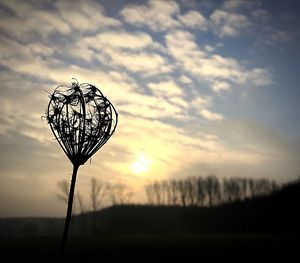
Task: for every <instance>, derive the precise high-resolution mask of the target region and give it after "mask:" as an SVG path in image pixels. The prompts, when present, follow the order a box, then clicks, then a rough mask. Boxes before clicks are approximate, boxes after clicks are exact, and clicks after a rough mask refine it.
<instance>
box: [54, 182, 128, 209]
mask: <svg viewBox="0 0 300 263" xmlns="http://www.w3.org/2000/svg"><path fill="white" fill-rule="evenodd" d="M57 186H58V189H59V193H58V194H57V197H58V199H59V200H61V201H63V202H65V203H67V202H68V196H69V189H70V184H69V182H68V181H67V180H62V181H59V182H58V183H57ZM132 196H133V193H132V191H131V189H130V188H129V187H128V186H126V185H124V184H108V183H104V182H102V181H101V180H97V179H96V178H91V181H90V193H89V205H87V204H86V201H85V200H84V199H83V197H82V195H81V194H80V192H78V191H77V192H76V193H75V198H74V204H73V205H74V209H73V210H74V212H76V211H77V212H78V213H80V214H84V213H86V212H89V211H90V212H96V211H97V210H99V209H101V208H103V207H104V206H107V205H109V204H111V205H125V204H128V203H130V200H131V198H132Z"/></svg>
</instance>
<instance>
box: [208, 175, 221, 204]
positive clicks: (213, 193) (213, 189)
mask: <svg viewBox="0 0 300 263" xmlns="http://www.w3.org/2000/svg"><path fill="white" fill-rule="evenodd" d="M205 182H206V183H205V185H206V189H207V190H206V191H207V198H208V205H209V207H212V206H213V205H215V204H217V203H218V202H219V201H220V199H221V187H220V182H219V179H218V178H217V177H216V176H215V175H209V176H207V177H206V180H205Z"/></svg>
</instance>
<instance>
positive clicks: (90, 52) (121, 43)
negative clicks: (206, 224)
mask: <svg viewBox="0 0 300 263" xmlns="http://www.w3.org/2000/svg"><path fill="white" fill-rule="evenodd" d="M299 7H300V4H299V1H297V0H294V1H291V0H286V1H278V0H276V1H259V0H252V1H250V0H249V1H246V0H225V1H206V0H204V1H193V0H184V1H155V0H149V1H116V0H102V1H80V0H76V1H49V0H44V1H33V0H29V1H16V0H11V1H5V0H0V83H1V84H0V103H1V107H0V157H1V158H0V217H10V216H63V215H64V214H65V211H66V205H65V204H64V203H63V202H61V201H60V200H58V198H57V194H58V193H59V189H58V186H57V184H58V182H59V181H61V180H65V179H66V180H70V175H71V172H72V165H71V163H70V162H69V160H68V159H67V157H66V156H65V155H64V153H63V151H62V150H61V149H60V147H59V145H58V143H57V142H56V141H55V140H54V136H53V135H52V134H51V131H50V128H49V127H48V124H47V122H46V121H45V120H42V119H41V116H43V115H44V114H45V109H46V107H47V104H48V101H49V98H48V94H47V92H49V93H51V92H53V91H54V89H55V88H56V87H57V86H58V85H60V84H70V83H71V80H72V78H76V79H77V80H78V82H79V83H83V82H88V83H91V84H94V85H96V86H97V87H98V88H99V89H100V90H101V91H102V92H103V93H104V95H105V96H107V98H108V99H109V100H110V101H111V102H112V103H113V105H114V106H115V108H116V109H117V111H118V113H119V123H118V127H117V129H116V132H115V134H114V135H113V136H112V137H111V138H110V140H109V141H108V142H107V144H106V145H104V146H103V148H101V149H100V150H99V151H98V152H97V153H96V154H95V155H94V156H93V157H92V159H91V161H89V162H87V163H86V164H85V165H84V166H82V167H80V170H79V175H78V179H77V185H76V191H77V192H79V193H80V194H81V195H82V196H83V198H84V202H85V205H86V207H89V204H90V201H89V194H90V182H91V179H92V178H96V179H97V180H101V181H102V182H104V183H110V184H123V185H126V186H127V187H128V189H130V190H131V191H132V192H133V193H134V195H133V199H132V202H135V203H143V202H145V201H146V198H145V193H144V185H146V184H148V183H149V182H152V181H155V180H158V181H160V180H169V179H181V178H186V177H188V176H195V175H202V176H206V175H208V174H215V175H217V176H218V177H219V178H221V179H222V178H224V177H231V176H239V177H251V178H262V177H263V178H268V179H270V180H276V181H277V182H287V181H290V180H293V179H296V178H298V176H299V174H300V122H299V112H300V109H299V108H300V106H299V105H300V104H299V100H300V90H299V84H298V83H299V78H300V62H299V61H300V54H299V40H300V28H299V25H300V21H299V20H300V17H299V12H300V9H299ZM45 91H47V92H45Z"/></svg>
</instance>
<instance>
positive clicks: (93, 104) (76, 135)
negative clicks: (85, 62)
mask: <svg viewBox="0 0 300 263" xmlns="http://www.w3.org/2000/svg"><path fill="white" fill-rule="evenodd" d="M49 98H50V102H49V104H48V107H47V109H46V116H45V117H46V119H47V121H48V123H49V125H50V127H51V130H52V132H53V134H54V136H55V138H56V140H57V141H58V142H59V144H60V146H61V148H62V149H63V151H64V152H65V154H66V155H67V156H68V158H69V159H70V161H71V162H72V163H73V164H74V165H82V164H84V163H85V162H86V161H87V160H88V159H89V158H90V157H91V156H92V155H93V154H94V153H95V152H97V151H98V150H99V149H100V148H101V147H102V146H103V145H104V144H105V143H106V142H107V140H108V139H109V138H110V136H111V135H112V134H113V133H114V131H115V129H116V126H117V123H118V113H117V111H116V109H115V108H114V106H113V105H112V104H111V102H110V101H109V100H108V99H107V98H106V97H104V96H103V94H102V93H101V91H100V90H99V89H98V88H96V87H95V86H94V85H91V84H88V83H82V84H79V83H78V82H77V81H76V82H72V83H71V85H70V86H67V85H60V86H58V87H57V88H56V89H55V91H54V93H53V94H51V95H50V96H49Z"/></svg>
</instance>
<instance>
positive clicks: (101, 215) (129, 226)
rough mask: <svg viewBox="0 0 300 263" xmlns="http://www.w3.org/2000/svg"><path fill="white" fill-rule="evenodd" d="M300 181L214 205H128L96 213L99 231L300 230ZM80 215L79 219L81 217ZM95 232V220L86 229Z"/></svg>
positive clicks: (275, 232) (281, 231)
mask: <svg viewBox="0 0 300 263" xmlns="http://www.w3.org/2000/svg"><path fill="white" fill-rule="evenodd" d="M299 201H300V183H294V184H290V185H286V186H285V187H283V188H282V189H281V190H279V191H277V192H275V193H273V194H272V195H270V196H263V197H256V198H254V199H251V200H244V201H238V202H234V203H228V204H223V205H220V206H217V207H213V208H203V207H202V208H201V207H174V206H148V205H124V206H114V207H109V208H106V209H103V210H101V211H99V212H97V213H96V214H95V215H93V214H88V215H86V216H85V217H86V218H85V220H86V221H87V222H88V221H92V218H93V216H95V221H96V228H94V229H96V230H97V234H100V235H120V234H121V235H127V234H160V233H164V234H169V233H180V234H182V233H212V232H215V233H216V232H230V233H270V234H271V233H274V234H299V232H300V231H299V229H300V227H299V222H300V216H299V213H298V207H299ZM80 217H81V216H78V218H77V219H76V220H77V221H78V222H79V221H80ZM86 230H87V231H88V232H89V233H91V232H93V228H92V224H90V225H89V227H88V229H86Z"/></svg>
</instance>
